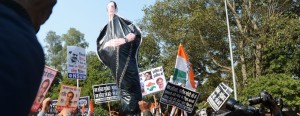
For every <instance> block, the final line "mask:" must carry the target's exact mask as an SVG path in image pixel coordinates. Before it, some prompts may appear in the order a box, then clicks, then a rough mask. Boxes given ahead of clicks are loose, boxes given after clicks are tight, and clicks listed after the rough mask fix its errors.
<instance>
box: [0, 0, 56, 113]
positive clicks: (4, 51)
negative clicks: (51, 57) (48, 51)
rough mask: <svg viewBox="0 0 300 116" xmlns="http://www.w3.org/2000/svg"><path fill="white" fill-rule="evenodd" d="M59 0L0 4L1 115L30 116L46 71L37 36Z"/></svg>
mask: <svg viewBox="0 0 300 116" xmlns="http://www.w3.org/2000/svg"><path fill="white" fill-rule="evenodd" d="M55 4H56V0H0V54H1V55H0V80H1V81H0V100H1V104H2V105H1V106H0V111H1V115H2V116H26V115H28V113H29V111H30V108H31V105H32V103H33V101H34V98H35V96H36V94H37V90H38V87H39V85H40V83H41V79H42V74H43V71H44V65H45V58H44V53H43V49H42V47H41V45H40V44H39V42H38V40H37V37H36V33H37V32H38V30H39V28H40V26H41V25H42V24H43V23H44V22H45V21H46V20H47V19H48V18H49V16H50V14H51V13H52V8H53V6H54V5H55Z"/></svg>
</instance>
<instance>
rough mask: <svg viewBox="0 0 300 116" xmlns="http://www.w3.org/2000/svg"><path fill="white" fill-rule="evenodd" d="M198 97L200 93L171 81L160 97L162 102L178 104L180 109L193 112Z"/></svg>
mask: <svg viewBox="0 0 300 116" xmlns="http://www.w3.org/2000/svg"><path fill="white" fill-rule="evenodd" d="M198 97H199V93H197V92H194V91H192V90H189V89H186V88H183V87H181V86H178V85H175V84H172V83H170V82H169V83H168V84H167V86H166V88H165V91H164V93H163V95H162V96H161V98H160V102H161V103H164V104H170V105H174V106H177V107H178V108H179V109H182V110H184V111H187V112H188V113H191V112H192V111H193V109H194V106H195V103H196V102H197V99H198Z"/></svg>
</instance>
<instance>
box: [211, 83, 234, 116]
mask: <svg viewBox="0 0 300 116" xmlns="http://www.w3.org/2000/svg"><path fill="white" fill-rule="evenodd" d="M232 91H233V90H232V89H231V88H230V87H228V86H227V85H225V84H224V83H220V84H219V85H218V86H217V88H216V89H215V91H214V92H212V93H211V94H210V96H209V97H208V98H207V101H208V103H209V104H210V106H211V107H212V108H213V109H214V110H215V111H218V110H219V109H220V108H221V107H222V106H223V104H224V103H225V102H226V101H227V99H228V98H229V97H230V94H231V92H232Z"/></svg>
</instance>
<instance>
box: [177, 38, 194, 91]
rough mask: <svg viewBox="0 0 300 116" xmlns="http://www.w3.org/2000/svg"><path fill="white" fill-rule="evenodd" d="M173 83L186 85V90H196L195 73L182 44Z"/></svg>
mask: <svg viewBox="0 0 300 116" xmlns="http://www.w3.org/2000/svg"><path fill="white" fill-rule="evenodd" d="M173 82H179V83H186V85H185V87H186V88H189V89H191V90H193V91H195V90H196V85H195V80H194V71H193V68H192V65H191V64H190V62H189V58H188V56H187V54H186V53H185V51H184V48H183V46H182V45H181V44H180V45H179V47H178V53H177V58H176V65H175V71H174V75H173Z"/></svg>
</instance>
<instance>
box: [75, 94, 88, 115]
mask: <svg viewBox="0 0 300 116" xmlns="http://www.w3.org/2000/svg"><path fill="white" fill-rule="evenodd" d="M83 106H84V107H83ZM89 106H90V96H84V97H80V98H79V102H78V109H79V111H80V114H81V115H82V116H88V113H89Z"/></svg>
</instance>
